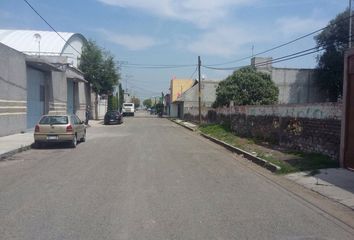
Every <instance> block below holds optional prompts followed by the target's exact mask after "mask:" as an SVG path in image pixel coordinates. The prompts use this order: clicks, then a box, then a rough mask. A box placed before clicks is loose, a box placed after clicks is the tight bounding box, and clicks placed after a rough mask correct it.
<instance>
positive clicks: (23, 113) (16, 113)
mask: <svg viewBox="0 0 354 240" xmlns="http://www.w3.org/2000/svg"><path fill="white" fill-rule="evenodd" d="M26 114H27V113H26V112H14V113H0V116H7V115H26Z"/></svg>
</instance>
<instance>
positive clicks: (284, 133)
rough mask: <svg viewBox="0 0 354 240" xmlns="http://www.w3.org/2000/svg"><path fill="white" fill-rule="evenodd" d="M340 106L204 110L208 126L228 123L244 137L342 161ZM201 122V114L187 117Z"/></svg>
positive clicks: (313, 105) (185, 117) (188, 114)
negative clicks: (199, 116)
mask: <svg viewBox="0 0 354 240" xmlns="http://www.w3.org/2000/svg"><path fill="white" fill-rule="evenodd" d="M341 114H342V105H341V104H340V103H322V104H302V105H291V104H289V105H270V106H236V107H234V108H218V109H212V108H203V109H202V120H203V122H204V123H227V124H230V127H231V129H232V131H233V132H234V133H235V134H236V135H238V136H241V137H253V138H260V139H264V140H267V141H270V142H273V143H276V144H279V145H280V146H285V147H287V148H289V149H294V150H301V151H304V152H315V153H322V154H325V155H327V156H330V157H331V158H333V159H336V160H338V158H339V147H340V131H341ZM184 119H185V120H187V121H193V122H197V121H198V111H197V110H195V109H194V110H193V111H189V112H188V113H186V114H185V115H184Z"/></svg>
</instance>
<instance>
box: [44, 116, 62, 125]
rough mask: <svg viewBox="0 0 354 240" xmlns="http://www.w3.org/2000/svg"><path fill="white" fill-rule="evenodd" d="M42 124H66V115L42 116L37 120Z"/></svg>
mask: <svg viewBox="0 0 354 240" xmlns="http://www.w3.org/2000/svg"><path fill="white" fill-rule="evenodd" d="M39 124H42V125H54V124H55V125H65V124H68V117H67V116H44V117H42V119H41V120H40V121H39Z"/></svg>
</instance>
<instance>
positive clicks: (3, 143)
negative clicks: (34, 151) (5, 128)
mask: <svg viewBox="0 0 354 240" xmlns="http://www.w3.org/2000/svg"><path fill="white" fill-rule="evenodd" d="M33 142H34V140H33V131H28V132H26V133H19V134H13V135H9V136H4V137H0V160H2V159H5V158H7V157H9V156H11V155H13V154H15V153H18V152H21V151H25V150H28V149H30V148H31V145H32V143H33Z"/></svg>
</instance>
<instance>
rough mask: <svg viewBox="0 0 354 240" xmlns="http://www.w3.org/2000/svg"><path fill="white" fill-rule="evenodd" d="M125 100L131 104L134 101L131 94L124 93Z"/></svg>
mask: <svg viewBox="0 0 354 240" xmlns="http://www.w3.org/2000/svg"><path fill="white" fill-rule="evenodd" d="M123 99H124V102H125V103H129V102H131V101H132V97H131V95H130V93H129V92H124V98H123Z"/></svg>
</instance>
